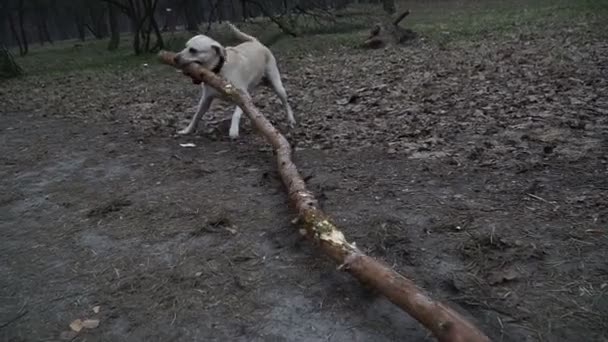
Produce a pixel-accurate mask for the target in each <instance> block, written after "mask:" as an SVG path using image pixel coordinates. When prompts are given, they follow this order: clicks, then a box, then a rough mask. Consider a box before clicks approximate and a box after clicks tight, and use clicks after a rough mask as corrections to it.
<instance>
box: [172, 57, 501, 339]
mask: <svg viewBox="0 0 608 342" xmlns="http://www.w3.org/2000/svg"><path fill="white" fill-rule="evenodd" d="M160 56H161V58H162V61H163V62H164V63H166V64H169V65H174V64H173V59H174V57H175V54H174V53H171V52H164V53H161V55H160ZM183 72H184V74H186V75H188V76H190V77H191V78H192V79H193V82H194V83H202V82H204V83H205V84H206V85H208V86H210V87H212V88H214V89H215V90H216V91H218V93H220V94H222V95H223V96H224V98H226V99H228V100H230V101H231V102H233V103H234V104H236V105H237V106H239V107H240V108H241V109H242V110H243V112H244V113H245V114H246V115H247V116H248V117H249V119H251V122H252V124H253V125H254V126H255V128H256V129H257V131H258V132H260V133H261V134H262V135H263V136H264V138H266V140H267V141H268V142H269V143H270V144H271V145H272V147H273V149H274V151H275V153H276V156H277V167H278V170H279V174H280V176H281V179H282V181H283V184H285V187H286V188H287V192H288V194H289V199H290V202H291V204H292V205H293V207H294V208H295V209H296V211H297V212H298V219H299V221H300V222H301V223H302V229H301V230H300V233H301V234H303V235H305V236H306V237H307V238H308V239H310V240H311V241H312V242H313V243H314V244H315V245H317V246H318V247H319V248H320V249H321V250H322V251H323V252H324V253H325V254H327V255H328V256H329V257H331V258H332V259H333V260H334V261H335V262H336V263H337V264H338V265H339V267H338V269H340V270H344V271H346V272H349V273H350V274H351V275H352V276H354V277H355V278H357V279H358V280H359V281H360V282H361V283H363V284H365V285H366V286H368V287H371V288H373V289H375V290H378V291H379V292H380V293H381V294H383V295H385V296H386V297H387V298H388V299H389V300H390V301H392V302H393V303H394V304H396V305H397V306H399V307H400V308H402V309H403V310H405V311H406V312H408V313H409V314H410V315H412V316H413V317H414V318H415V319H417V320H418V321H419V322H420V323H422V324H423V325H424V326H425V327H427V328H428V329H429V330H430V331H431V332H432V333H433V334H434V335H435V337H437V339H438V340H439V341H442V342H448V341H449V342H465V341H466V342H489V339H488V337H487V336H485V335H484V334H483V333H482V332H481V331H480V330H478V329H477V328H476V327H475V326H474V325H473V324H471V323H470V322H469V321H468V320H466V319H465V318H464V317H462V316H461V315H460V314H458V313H457V312H456V311H454V310H452V309H451V308H449V307H448V306H446V305H444V304H442V303H440V302H437V301H435V300H433V299H432V298H430V297H429V296H428V295H427V294H426V293H425V292H424V291H423V290H421V289H420V288H418V287H417V286H416V285H415V284H414V283H413V282H412V281H411V280H409V279H407V278H405V277H404V276H402V275H400V274H399V273H397V272H396V271H394V270H392V269H390V268H389V267H388V266H386V265H384V264H382V263H380V262H378V261H376V260H374V259H373V258H371V257H369V256H367V255H365V254H364V253H363V252H362V251H361V250H360V249H359V248H358V247H356V246H355V245H354V244H352V243H349V242H348V241H347V240H346V238H345V237H344V234H343V233H342V232H341V231H340V230H338V229H337V227H336V226H335V225H334V223H333V222H332V221H331V219H330V218H329V217H328V216H327V215H326V214H325V213H323V212H322V211H321V210H320V209H319V208H318V206H317V201H316V199H315V198H314V195H313V194H312V193H311V192H309V191H308V190H307V189H306V184H305V182H304V180H303V179H302V177H301V176H300V174H299V172H298V170H297V168H296V165H295V164H294V163H293V161H292V159H291V154H292V149H291V146H290V145H289V143H288V142H287V140H286V139H285V137H284V136H283V135H281V133H279V131H278V130H277V129H276V128H274V127H273V126H272V124H271V123H270V121H268V119H266V118H265V117H264V116H263V115H262V113H260V111H259V110H258V109H257V108H256V107H255V106H254V104H253V100H252V99H251V97H250V96H249V94H248V93H247V92H246V90H242V89H238V88H235V87H234V86H233V85H232V84H230V83H228V82H226V81H225V80H223V79H221V78H220V77H218V76H217V75H216V74H214V73H213V72H211V71H209V70H206V69H203V68H202V67H200V65H197V64H195V63H190V64H188V65H186V66H185V67H184V69H183Z"/></svg>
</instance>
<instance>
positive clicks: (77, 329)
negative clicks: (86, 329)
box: [70, 319, 83, 332]
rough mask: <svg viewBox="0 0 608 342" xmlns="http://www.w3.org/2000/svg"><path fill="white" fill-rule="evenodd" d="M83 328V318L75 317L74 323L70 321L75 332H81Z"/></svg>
mask: <svg viewBox="0 0 608 342" xmlns="http://www.w3.org/2000/svg"><path fill="white" fill-rule="evenodd" d="M82 328H83V326H82V320H80V319H75V320H73V321H72V323H70V329H72V330H74V331H75V332H80V330H82Z"/></svg>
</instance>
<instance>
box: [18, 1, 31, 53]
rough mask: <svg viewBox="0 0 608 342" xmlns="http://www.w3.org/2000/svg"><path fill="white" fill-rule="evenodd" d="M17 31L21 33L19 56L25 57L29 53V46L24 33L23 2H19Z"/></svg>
mask: <svg viewBox="0 0 608 342" xmlns="http://www.w3.org/2000/svg"><path fill="white" fill-rule="evenodd" d="M19 30H20V32H21V43H22V44H23V50H21V56H25V55H27V53H28V51H29V46H28V42H27V33H26V32H25V8H24V7H23V0H20V1H19Z"/></svg>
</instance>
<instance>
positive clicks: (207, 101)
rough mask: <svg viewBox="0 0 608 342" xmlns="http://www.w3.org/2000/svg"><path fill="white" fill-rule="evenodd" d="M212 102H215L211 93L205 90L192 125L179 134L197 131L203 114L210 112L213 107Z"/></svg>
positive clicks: (191, 122)
mask: <svg viewBox="0 0 608 342" xmlns="http://www.w3.org/2000/svg"><path fill="white" fill-rule="evenodd" d="M211 102H213V95H212V94H210V92H209V91H206V90H205V88H203V94H202V95H201V99H200V101H199V102H198V108H196V113H195V114H194V116H193V117H192V120H190V124H189V125H188V127H186V128H184V129H182V130H180V131H178V132H177V133H178V134H182V135H184V134H190V133H192V132H194V131H195V130H196V126H197V125H198V122H199V120H200V119H201V118H202V117H203V114H205V112H207V111H208V110H209V108H210V107H211Z"/></svg>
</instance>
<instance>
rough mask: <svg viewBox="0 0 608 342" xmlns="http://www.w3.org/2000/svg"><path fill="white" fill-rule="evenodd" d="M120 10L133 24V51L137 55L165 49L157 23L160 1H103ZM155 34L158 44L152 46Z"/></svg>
mask: <svg viewBox="0 0 608 342" xmlns="http://www.w3.org/2000/svg"><path fill="white" fill-rule="evenodd" d="M102 1H104V2H106V3H109V4H111V5H113V6H115V7H116V8H118V9H120V10H121V11H122V12H123V13H124V14H125V15H126V16H127V17H128V18H129V21H130V22H131V28H132V30H133V51H134V52H135V54H137V55H138V54H141V53H143V52H150V51H157V50H160V49H162V48H163V46H164V42H163V37H162V32H161V30H160V28H159V26H158V23H157V22H156V18H155V16H154V15H155V12H156V8H157V5H158V0H102ZM152 32H154V34H155V36H156V43H155V45H154V46H151V45H150V43H151V39H150V38H151V34H152Z"/></svg>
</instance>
